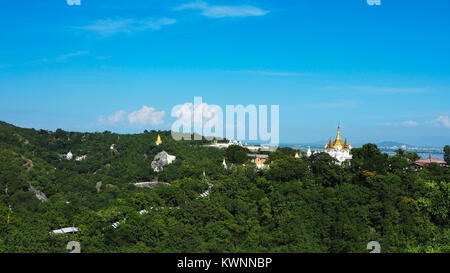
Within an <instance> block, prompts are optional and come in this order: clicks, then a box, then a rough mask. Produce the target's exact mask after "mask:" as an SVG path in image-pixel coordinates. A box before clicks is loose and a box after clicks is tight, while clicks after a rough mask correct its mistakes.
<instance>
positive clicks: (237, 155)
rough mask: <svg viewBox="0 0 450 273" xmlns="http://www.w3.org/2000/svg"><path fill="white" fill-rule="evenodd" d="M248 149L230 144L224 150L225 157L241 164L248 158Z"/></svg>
mask: <svg viewBox="0 0 450 273" xmlns="http://www.w3.org/2000/svg"><path fill="white" fill-rule="evenodd" d="M248 152H249V151H248V150H247V149H245V148H244V147H241V146H239V145H230V146H229V147H228V148H227V149H226V151H225V157H226V159H227V160H228V161H229V162H231V163H234V164H243V163H245V162H247V160H248V156H247V154H248Z"/></svg>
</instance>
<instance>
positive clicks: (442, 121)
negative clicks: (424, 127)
mask: <svg viewBox="0 0 450 273" xmlns="http://www.w3.org/2000/svg"><path fill="white" fill-rule="evenodd" d="M434 123H435V124H437V125H440V126H444V127H445V128H450V118H449V117H448V116H440V117H438V118H437V119H435V120H434Z"/></svg>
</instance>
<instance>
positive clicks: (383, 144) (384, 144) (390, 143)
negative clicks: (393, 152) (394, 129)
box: [377, 141, 411, 147]
mask: <svg viewBox="0 0 450 273" xmlns="http://www.w3.org/2000/svg"><path fill="white" fill-rule="evenodd" d="M377 145H378V146H379V147H393V146H397V147H401V146H403V145H406V146H411V145H408V144H405V143H400V142H395V141H383V142H380V143H377Z"/></svg>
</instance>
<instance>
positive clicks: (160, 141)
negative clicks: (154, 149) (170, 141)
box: [155, 135, 162, 146]
mask: <svg viewBox="0 0 450 273" xmlns="http://www.w3.org/2000/svg"><path fill="white" fill-rule="evenodd" d="M155 143H156V145H158V146H159V145H161V144H162V140H161V136H160V135H158V138H157V139H156V142H155Z"/></svg>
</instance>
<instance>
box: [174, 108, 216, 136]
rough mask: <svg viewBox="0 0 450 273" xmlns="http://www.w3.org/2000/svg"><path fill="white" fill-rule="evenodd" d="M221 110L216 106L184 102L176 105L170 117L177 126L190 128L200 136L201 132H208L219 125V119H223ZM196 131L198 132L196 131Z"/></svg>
mask: <svg viewBox="0 0 450 273" xmlns="http://www.w3.org/2000/svg"><path fill="white" fill-rule="evenodd" d="M221 115H223V112H222V109H221V108H220V107H219V106H217V105H209V104H207V103H204V102H202V103H198V104H197V105H194V104H193V103H190V102H186V103H185V104H182V105H178V106H176V107H174V109H173V110H172V117H175V118H177V122H178V123H179V124H183V125H185V126H188V127H191V126H192V125H193V129H194V130H193V131H192V132H195V133H199V134H202V133H204V132H203V131H202V130H207V131H209V130H210V129H212V128H215V127H216V126H218V124H220V119H221V118H222V119H223V117H222V116H221ZM196 129H198V130H196Z"/></svg>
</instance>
